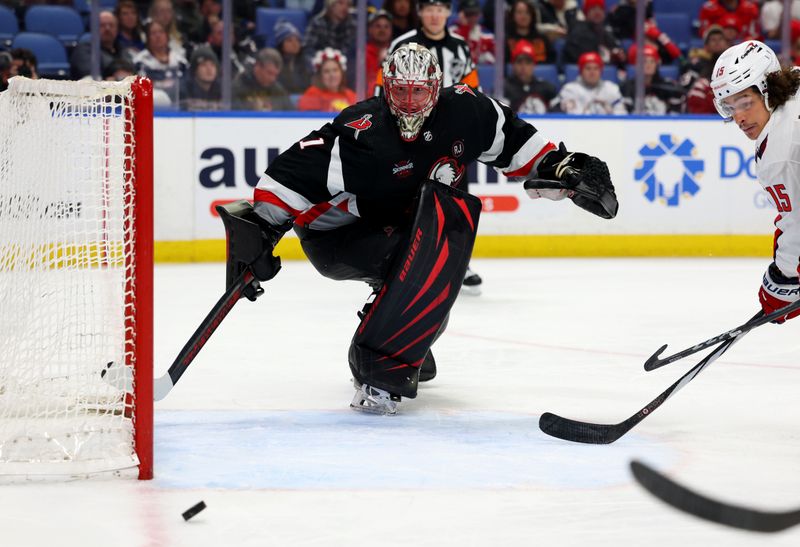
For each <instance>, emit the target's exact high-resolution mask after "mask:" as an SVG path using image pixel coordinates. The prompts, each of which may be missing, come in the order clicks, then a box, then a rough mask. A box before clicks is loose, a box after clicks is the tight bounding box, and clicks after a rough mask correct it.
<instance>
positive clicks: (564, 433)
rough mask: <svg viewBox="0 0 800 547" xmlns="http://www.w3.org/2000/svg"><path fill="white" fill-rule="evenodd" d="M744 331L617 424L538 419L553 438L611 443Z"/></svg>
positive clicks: (545, 416) (552, 416) (550, 416)
mask: <svg viewBox="0 0 800 547" xmlns="http://www.w3.org/2000/svg"><path fill="white" fill-rule="evenodd" d="M744 334H745V333H741V334H739V335H738V336H737V337H735V338H733V339H732V340H728V341H727V342H724V343H722V344H721V345H720V346H719V347H718V348H717V349H715V350H714V351H713V352H711V353H710V354H708V355H707V356H706V357H705V358H704V359H703V360H702V361H700V362H699V363H698V364H696V365H695V366H693V367H692V368H691V369H690V370H689V372H687V373H686V374H684V375H683V376H681V377H680V378H678V381H676V382H675V383H674V384H672V385H671V386H669V387H668V388H667V389H666V390H664V391H663V392H662V393H661V394H660V395H658V397H656V398H655V399H653V400H652V401H650V402H649V403H647V405H645V406H644V407H643V408H642V409H641V410H639V412H637V413H636V414H634V415H633V416H631V417H630V418H628V419H627V420H625V421H622V422H620V423H618V424H595V423H591V422H581V421H578V420H572V419H570V418H563V417H561V416H558V415H557V414H552V413H550V412H545V413H544V414H542V416H541V418H539V428H540V429H541V430H542V431H543V432H544V433H547V434H548V435H550V436H552V437H557V438H559V439H563V440H565V441H572V442H577V443H588V444H610V443H613V442H614V441H616V440H617V439H619V438H620V437H622V436H623V435H625V434H626V433H627V432H628V431H630V430H631V429H633V428H634V427H635V426H636V425H638V424H639V423H640V422H641V421H642V420H644V419H645V418H647V417H648V416H649V415H650V414H652V413H653V412H654V411H655V410H656V409H658V408H659V407H660V406H661V405H662V404H664V402H665V401H666V400H667V399H669V398H670V397H672V396H673V395H675V393H676V392H678V391H679V390H680V389H681V388H683V387H684V386H685V385H686V384H688V383H689V382H691V381H692V380H694V378H695V376H697V375H698V374H700V373H701V372H702V371H703V370H704V369H705V368H706V367H707V366H708V365H710V364H711V363H713V362H714V361H716V360H717V359H718V358H719V357H720V356H721V355H722V354H723V353H725V352H726V351H728V348H730V347H731V346H732V345H733V344H735V343H736V342H737V341H738V340H739V338H741V337H742V336H744Z"/></svg>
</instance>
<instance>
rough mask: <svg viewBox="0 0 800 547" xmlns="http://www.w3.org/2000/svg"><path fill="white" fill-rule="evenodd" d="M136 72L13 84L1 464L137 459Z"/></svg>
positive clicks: (130, 464) (2, 299)
mask: <svg viewBox="0 0 800 547" xmlns="http://www.w3.org/2000/svg"><path fill="white" fill-rule="evenodd" d="M130 109H131V82H130V81H125V82H115V83H109V82H83V81H82V82H64V81H48V80H35V81H34V80H27V79H23V78H14V79H12V80H11V82H10V86H9V89H8V90H7V91H6V92H4V93H0V475H4V476H13V475H26V476H36V475H85V474H92V473H99V472H106V471H111V470H119V469H126V468H135V466H136V465H137V464H138V460H137V457H136V454H135V451H134V446H133V445H134V443H133V437H132V435H133V422H134V412H133V409H134V405H133V402H134V400H133V394H132V393H129V394H126V393H123V392H120V391H118V390H117V389H115V388H113V387H111V386H110V385H109V384H107V383H106V382H104V381H103V380H102V379H101V377H100V374H99V372H100V370H102V369H103V367H104V366H105V364H106V363H107V362H109V361H116V362H121V363H126V364H129V365H130V366H134V365H135V363H134V362H133V360H134V356H133V354H132V352H131V346H132V344H131V341H132V339H133V337H134V335H135V324H134V322H133V318H132V310H133V306H134V304H135V299H134V294H133V292H134V288H135V278H134V274H135V268H134V265H135V260H134V259H135V257H133V256H132V252H133V242H134V236H135V233H134V230H133V229H132V226H133V223H132V222H131V216H132V207H131V202H132V199H131V196H132V192H133V179H132V172H131V160H132V158H131V154H132V150H133V146H132V145H133V142H134V135H133V134H132V129H131V128H132V125H131V123H130V120H131V112H130Z"/></svg>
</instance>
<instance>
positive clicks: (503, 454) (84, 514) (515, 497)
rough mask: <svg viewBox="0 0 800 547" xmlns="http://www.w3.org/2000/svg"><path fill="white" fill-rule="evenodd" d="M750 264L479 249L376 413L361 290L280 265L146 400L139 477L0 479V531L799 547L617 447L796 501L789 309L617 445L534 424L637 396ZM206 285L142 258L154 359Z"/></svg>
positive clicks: (666, 467) (762, 497)
mask: <svg viewBox="0 0 800 547" xmlns="http://www.w3.org/2000/svg"><path fill="white" fill-rule="evenodd" d="M766 262H767V261H766V260H757V259H694V260H689V259H687V260H671V259H614V260H597V259H585V260H584V259H559V260H556V259H547V260H476V261H474V262H473V269H475V271H477V272H478V273H479V274H480V275H481V276H482V277H483V278H484V280H485V283H484V288H483V295H481V296H479V297H466V296H465V297H461V298H460V299H459V301H458V302H457V303H456V305H455V307H454V309H453V313H452V316H451V321H450V326H449V328H448V330H447V332H446V333H445V335H444V336H443V337H442V338H441V339H440V340H439V341H438V342H437V343H436V345H435V346H434V352H435V354H436V360H437V363H438V367H439V375H438V376H437V378H436V379H435V380H433V381H432V382H431V383H430V384H428V385H423V387H422V388H421V389H420V393H419V396H418V397H417V399H415V400H404V402H403V406H402V407H401V411H400V412H401V413H400V414H399V415H398V416H394V417H389V416H372V415H363V414H359V413H356V412H353V411H351V410H350V409H349V408H348V404H349V401H350V398H351V396H352V390H353V388H352V386H351V384H350V381H349V370H348V366H347V347H348V345H349V342H350V338H351V337H352V334H353V331H354V330H355V327H356V325H357V322H358V319H357V317H356V315H355V312H356V310H358V309H360V307H361V305H362V304H363V302H364V300H365V299H366V298H367V296H368V294H369V289H368V288H367V287H366V286H365V285H363V284H359V283H354V282H353V283H335V282H332V281H328V280H326V279H324V278H321V277H320V276H319V275H318V274H317V273H316V272H315V271H314V270H313V269H312V268H311V267H310V266H309V265H308V264H306V263H303V262H288V263H286V264H285V265H284V269H283V271H281V272H280V274H279V275H278V277H276V278H275V279H274V280H272V281H270V282H268V283H266V284H265V289H266V294H265V295H264V296H263V297H262V298H260V299H259V300H258V301H257V302H256V303H250V302H248V301H242V302H240V303H239V304H238V305H237V307H236V308H234V310H233V311H232V312H231V314H230V316H229V317H228V318H227V319H226V320H225V322H224V323H223V324H222V326H221V327H220V328H219V330H218V331H217V333H216V334H215V335H214V336H213V337H212V339H211V340H210V341H209V342H208V344H207V345H206V347H205V348H204V349H203V350H202V352H201V353H200V355H199V356H198V357H197V359H196V360H195V362H194V363H193V364H192V365H191V367H190V369H189V370H188V371H187V372H186V374H185V375H184V376H183V378H181V380H180V382H179V383H178V384H177V385H176V386H175V388H174V389H173V390H172V392H171V393H170V394H169V396H168V397H167V398H166V399H165V400H164V401H162V402H159V403H157V404H156V446H155V473H156V479H155V480H154V481H151V482H136V481H128V480H107V481H94V482H83V481H75V482H67V483H56V484H24V485H14V486H4V487H2V496H1V497H0V500H2V501H0V506H2V511H0V529H2V544H3V545H9V546H27V545H47V546H49V545H54V546H55V545H58V546H62V547H69V546H72V545H75V546H77V545H81V546H95V545H114V546H115V547H125V546H128V545H130V546H157V545H164V546H182V545H186V546H189V545H191V546H223V545H224V546H234V545H236V546H239V545H254V546H256V545H257V546H264V545H280V546H284V545H291V546H293V545H314V546H327V545H331V546H339V545H414V546H421V545H437V546H441V545H457V546H459V547H462V546H484V545H486V546H489V545H491V546H493V545H503V546H508V545H525V546H532V545H537V546H538V545H542V546H551V545H557V546H560V545H582V546H585V545H592V546H595V545H609V546H610V545H614V546H619V545H648V546H660V545H663V546H667V545H669V546H674V545H686V546H690V545H691V546H693V545H725V546H738V545H797V544H798V542H800V527H799V528H798V529H797V530H789V531H787V532H784V533H781V534H778V535H774V536H763V535H756V534H752V533H747V532H741V531H736V530H732V529H727V528H723V527H720V526H717V525H714V524H710V523H706V522H704V521H699V520H696V519H693V518H691V517H689V516H686V515H684V514H681V513H678V512H676V511H674V510H672V509H670V508H668V507H666V506H665V505H663V504H661V503H660V502H658V501H656V500H655V499H654V498H652V497H650V496H649V494H647V493H646V492H644V491H643V490H642V489H640V488H639V487H638V486H637V485H636V484H635V483H633V481H632V479H631V477H630V475H629V473H628V470H627V462H628V461H629V460H630V459H631V458H640V459H642V460H644V461H646V462H648V463H651V464H653V465H654V466H655V467H656V468H657V469H660V470H663V471H666V472H668V473H670V474H671V475H672V476H674V477H676V478H677V479H678V480H679V481H681V482H682V483H684V484H687V485H689V486H691V487H693V488H696V489H698V490H701V491H703V492H705V493H707V494H710V495H713V496H715V497H719V498H721V499H725V500H727V501H732V502H736V503H740V504H746V505H752V506H756V507H761V508H766V509H783V508H788V507H794V506H800V473H798V472H797V471H796V470H797V468H798V467H797V462H798V458H799V457H800V435H799V434H798V428H797V423H798V416H799V415H800V410H799V409H798V402H797V401H798V389H799V387H798V386H800V362H798V356H800V330H798V329H800V320H795V321H792V322H789V323H787V324H785V325H782V326H775V325H767V326H764V327H761V328H758V329H756V330H754V331H753V332H751V333H750V334H748V335H747V336H746V337H744V338H743V339H742V341H741V342H740V343H739V344H737V345H736V346H735V347H734V348H732V349H731V351H729V352H728V353H727V354H725V355H724V356H723V357H722V358H721V359H720V360H719V361H717V362H716V363H714V364H713V365H712V366H711V367H709V368H708V370H706V371H704V372H703V373H702V375H701V376H699V377H698V378H696V379H695V380H694V381H693V382H692V383H691V385H689V386H687V387H686V388H685V389H683V390H681V392H680V393H679V394H677V395H676V396H675V397H674V398H672V399H670V400H669V401H668V402H667V403H665V404H664V406H663V407H661V408H660V409H659V410H658V411H657V412H656V413H654V415H653V416H650V417H648V418H647V419H646V420H645V421H644V422H642V423H641V424H640V425H639V426H638V427H636V428H635V429H634V430H633V431H631V432H630V433H629V434H628V435H626V436H625V437H623V438H622V439H621V440H620V441H618V442H617V443H615V444H613V445H608V446H587V445H577V444H570V443H567V442H564V441H560V440H558V439H553V438H550V437H548V436H546V435H544V434H542V433H541V432H540V431H539V430H538V427H537V425H536V424H537V420H538V416H539V415H540V414H541V413H542V412H544V411H550V412H556V413H558V414H561V415H564V416H568V417H572V418H578V419H585V420H591V421H597V422H608V423H616V422H619V421H621V420H623V419H624V418H627V417H628V416H630V415H631V414H633V413H634V412H635V411H636V410H637V409H638V407H639V406H641V405H643V404H645V403H646V402H648V401H650V400H651V399H652V398H654V397H655V396H656V395H657V394H658V393H660V392H661V391H663V390H664V389H666V387H667V386H669V385H670V384H671V383H672V382H674V381H675V380H676V379H677V378H678V377H679V376H680V375H681V374H683V372H685V371H686V370H687V369H688V368H689V366H691V365H692V364H694V363H696V362H697V360H699V359H700V358H701V356H702V354H698V355H697V356H695V357H696V358H692V357H690V358H687V359H686V360H684V361H680V362H678V363H674V364H671V365H668V366H665V367H663V368H662V369H658V370H657V371H654V372H650V373H646V372H644V370H643V369H642V364H643V363H644V361H645V359H646V358H647V357H648V356H649V355H650V354H652V352H653V351H655V350H656V349H657V348H658V347H660V346H661V345H662V344H664V343H669V346H670V347H669V349H668V350H667V353H671V352H674V351H679V350H681V349H684V348H685V347H687V346H689V345H692V344H694V343H697V342H700V341H702V340H705V339H706V338H709V337H711V336H713V335H715V334H718V333H720V332H723V331H725V330H727V329H729V328H732V327H734V326H736V325H738V324H740V323H743V322H745V321H746V320H747V319H748V318H749V317H750V316H752V315H753V313H755V311H756V310H757V307H758V304H757V300H756V293H757V290H758V287H759V284H760V278H761V273H762V271H763V269H764V267H765V266H766ZM223 284H224V268H223V266H222V265H221V264H209V265H187V266H159V267H157V268H156V321H155V323H156V335H155V336H156V340H155V342H156V371H155V372H156V376H160V375H161V374H163V373H164V372H165V370H166V368H167V367H168V366H169V364H170V363H171V362H172V360H173V359H174V357H175V355H176V354H177V352H178V351H179V350H180V348H181V347H182V346H183V344H184V343H185V341H186V339H187V338H188V336H189V335H191V333H192V332H193V331H194V329H195V328H196V326H197V324H198V323H199V322H200V320H201V319H202V317H203V316H204V315H205V314H206V313H207V312H208V310H209V309H210V308H211V306H212V305H213V303H214V302H215V301H216V299H217V298H218V297H219V296H220V295H221V293H222V290H223V288H224V287H223ZM795 322H796V323H797V324H795ZM200 500H204V501H205V502H206V504H207V505H208V508H207V509H206V510H205V511H203V512H202V513H201V514H199V515H198V516H196V517H195V518H193V519H192V520H191V521H189V522H184V521H183V519H182V518H181V512H183V511H185V510H186V509H187V508H189V507H190V506H192V505H194V504H195V503H197V502H198V501H200Z"/></svg>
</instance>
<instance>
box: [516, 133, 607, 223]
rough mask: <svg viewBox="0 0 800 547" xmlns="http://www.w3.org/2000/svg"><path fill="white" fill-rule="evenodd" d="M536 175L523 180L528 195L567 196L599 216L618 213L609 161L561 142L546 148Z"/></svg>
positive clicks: (555, 198)
mask: <svg viewBox="0 0 800 547" xmlns="http://www.w3.org/2000/svg"><path fill="white" fill-rule="evenodd" d="M537 176H538V178H535V179H528V180H526V181H525V184H524V187H525V191H526V192H527V193H528V195H529V196H530V197H531V198H534V199H535V198H540V197H545V198H548V199H554V200H559V199H563V198H564V197H568V198H570V199H571V200H572V202H573V203H575V205H577V206H578V207H580V208H581V209H585V210H587V211H589V212H590V213H592V214H595V215H597V216H599V217H601V218H614V217H615V216H617V210H618V209H619V203H618V202H617V196H616V194H615V193H614V185H613V184H612V183H611V175H610V173H609V172H608V165H606V163H605V162H604V161H602V160H600V159H599V158H595V157H594V156H589V155H588V154H583V153H581V152H567V148H566V147H565V146H564V143H563V142H562V143H560V144H559V147H558V149H557V150H552V151H550V152H548V153H547V154H546V155H545V156H544V158H542V161H541V162H540V163H539V167H538V168H537Z"/></svg>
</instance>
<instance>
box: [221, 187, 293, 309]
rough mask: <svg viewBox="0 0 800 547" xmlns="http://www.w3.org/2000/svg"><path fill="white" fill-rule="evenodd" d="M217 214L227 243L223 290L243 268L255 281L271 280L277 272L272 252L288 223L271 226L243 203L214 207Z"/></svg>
mask: <svg viewBox="0 0 800 547" xmlns="http://www.w3.org/2000/svg"><path fill="white" fill-rule="evenodd" d="M217 212H218V213H219V216H220V217H221V218H222V222H223V223H224V224H225V232H226V235H227V240H228V254H227V268H226V286H227V287H230V286H231V285H232V284H233V283H234V282H235V281H236V278H237V277H239V275H240V274H241V273H242V271H244V269H245V268H247V267H249V268H250V270H251V271H252V272H253V275H254V276H255V278H256V279H257V280H258V281H268V280H270V279H272V278H273V277H275V276H276V275H277V274H278V271H279V270H280V269H281V259H280V257H277V256H274V254H273V252H274V250H275V246H276V245H277V244H278V241H280V239H281V238H282V237H283V234H284V233H286V231H287V230H289V228H291V223H287V224H285V225H281V226H273V225H271V224H270V223H268V222H267V221H266V220H264V219H263V218H261V217H260V216H259V215H258V214H257V213H256V212H255V211H254V210H253V206H252V205H251V204H250V203H249V202H247V201H245V200H240V201H236V202H233V203H228V204H226V205H218V206H217ZM246 296H248V298H250V296H249V295H247V294H246ZM250 299H251V300H253V299H254V298H250Z"/></svg>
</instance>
